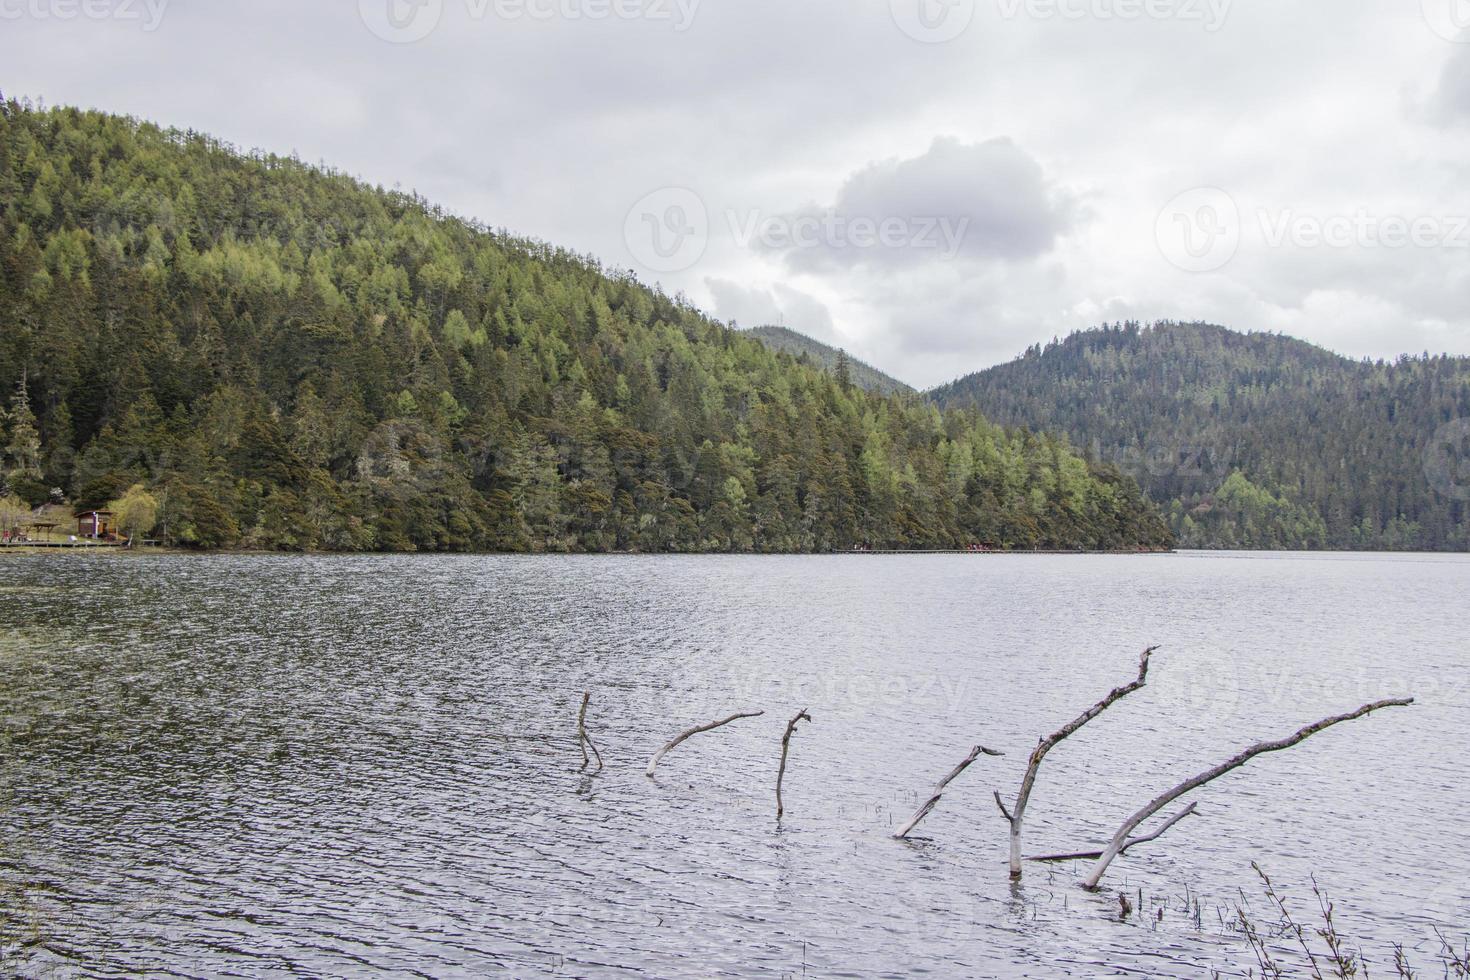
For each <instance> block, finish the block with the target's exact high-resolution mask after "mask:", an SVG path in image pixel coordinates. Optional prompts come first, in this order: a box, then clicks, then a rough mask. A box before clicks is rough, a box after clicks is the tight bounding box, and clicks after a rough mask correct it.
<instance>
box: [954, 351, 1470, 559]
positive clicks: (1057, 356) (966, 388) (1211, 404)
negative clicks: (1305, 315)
mask: <svg viewBox="0 0 1470 980" xmlns="http://www.w3.org/2000/svg"><path fill="white" fill-rule="evenodd" d="M928 397H929V398H931V399H932V400H933V401H934V402H936V403H937V404H938V405H940V406H942V407H946V408H948V407H958V406H970V407H975V408H978V409H979V410H980V411H982V412H984V413H985V414H986V415H987V417H989V418H991V419H993V420H994V421H996V422H998V423H1001V424H1003V425H1017V426H1027V427H1030V428H1034V429H1040V430H1047V431H1054V432H1059V433H1063V434H1065V435H1067V437H1068V438H1069V439H1070V440H1071V441H1072V443H1073V444H1074V445H1076V446H1078V447H1079V448H1081V449H1082V450H1083V451H1084V452H1087V453H1089V454H1090V455H1092V456H1094V457H1097V458H1099V459H1101V460H1103V461H1106V462H1112V463H1115V464H1117V465H1119V466H1120V468H1122V469H1123V470H1124V471H1125V472H1127V473H1129V474H1130V475H1132V476H1134V477H1135V478H1136V479H1138V481H1139V482H1140V484H1141V485H1142V486H1143V488H1144V490H1145V492H1147V493H1148V494H1149V495H1150V496H1151V497H1152V498H1153V499H1154V500H1155V501H1156V502H1157V503H1159V504H1160V505H1161V506H1162V507H1163V508H1164V510H1165V512H1166V515H1167V517H1168V519H1169V521H1170V524H1171V525H1172V527H1173V529H1174V531H1175V533H1176V535H1177V536H1178V537H1179V541H1180V545H1181V546H1183V547H1239V548H1267V549H1271V548H1338V549H1342V548H1354V549H1365V550H1380V549H1413V550H1467V549H1470V529H1467V528H1470V503H1467V500H1470V479H1462V477H1470V467H1467V466H1466V465H1465V461H1466V459H1467V454H1466V450H1467V449H1470V447H1467V446H1465V445H1464V440H1463V438H1460V439H1458V440H1456V439H1454V437H1455V436H1456V434H1457V433H1459V432H1461V429H1460V428H1457V427H1456V424H1457V420H1464V419H1470V358H1463V357H1447V356H1440V357H1431V356H1428V355H1423V356H1414V357H1411V356H1404V357H1401V358H1399V359H1398V360H1396V361H1394V362H1391V363H1386V362H1368V361H1354V360H1351V359H1348V358H1344V357H1341V356H1339V355H1337V354H1334V353H1332V352H1330V351H1327V350H1324V349H1323V348H1320V347H1316V346H1314V345H1312V344H1309V343H1306V342H1304V341H1301V340H1297V339H1294V338H1291V337H1285V336H1280V335H1275V334H1266V333H1249V334H1247V333H1240V332H1237V331H1233V330H1229V329H1226V328H1224V327H1220V326H1215V325H1212V324H1203V323H1189V324H1185V323H1157V324H1153V325H1150V326H1142V325H1140V324H1137V323H1126V324H1118V325H1113V326H1104V327H1100V328H1098V329H1094V330H1088V331H1084V332H1081V333H1077V334H1073V335H1072V336H1069V337H1068V338H1066V339H1065V340H1062V341H1060V342H1053V343H1051V344H1048V345H1046V346H1045V347H1042V346H1040V345H1037V346H1035V347H1033V348H1031V349H1030V350H1028V351H1027V352H1026V353H1025V354H1024V355H1023V356H1022V357H1020V358H1019V359H1017V360H1015V361H1013V362H1011V363H1009V364H1003V365H1000V366H997V367H994V368H990V369H989V370H986V371H981V372H978V373H976V374H972V375H969V376H967V377H964V378H961V379H959V380H957V381H954V382H952V383H950V384H947V385H943V386H941V387H939V388H936V389H934V390H933V391H931V392H929V393H928ZM1463 428H1464V429H1465V430H1466V431H1470V423H1465V425H1464V427H1463ZM1461 484H1464V485H1463V486H1462V485H1461Z"/></svg>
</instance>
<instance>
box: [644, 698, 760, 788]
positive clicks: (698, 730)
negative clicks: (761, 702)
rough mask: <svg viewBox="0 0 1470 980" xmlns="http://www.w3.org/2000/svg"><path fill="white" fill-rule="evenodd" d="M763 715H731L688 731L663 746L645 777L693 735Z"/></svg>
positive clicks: (649, 766) (757, 713)
mask: <svg viewBox="0 0 1470 980" xmlns="http://www.w3.org/2000/svg"><path fill="white" fill-rule="evenodd" d="M764 714H765V712H764V711H748V712H745V713H744V714H738V715H731V716H730V717H729V718H726V719H725V720H724V721H714V722H710V723H709V724H708V725H700V726H699V727H697V728H691V729H689V730H688V731H687V732H685V733H684V734H682V735H680V736H679V737H678V738H676V739H674V740H673V741H672V742H670V743H669V744H668V745H665V746H664V747H663V748H661V749H659V750H658V752H657V753H656V754H655V755H654V757H653V758H652V759H650V760H649V761H648V772H647V773H646V775H648V776H649V777H650V778H652V776H653V773H654V770H656V769H657V768H658V764H659V762H661V761H662V760H663V757H664V756H666V755H668V754H669V753H670V752H672V751H674V750H675V749H677V748H678V747H679V746H680V745H682V744H683V743H684V742H685V741H686V740H687V739H690V738H693V737H694V736H695V735H702V734H704V733H705V732H712V731H714V730H715V729H716V728H724V727H725V726H726V725H729V724H733V723H734V722H737V721H740V720H742V719H744V718H759V717H761V716H762V715H764Z"/></svg>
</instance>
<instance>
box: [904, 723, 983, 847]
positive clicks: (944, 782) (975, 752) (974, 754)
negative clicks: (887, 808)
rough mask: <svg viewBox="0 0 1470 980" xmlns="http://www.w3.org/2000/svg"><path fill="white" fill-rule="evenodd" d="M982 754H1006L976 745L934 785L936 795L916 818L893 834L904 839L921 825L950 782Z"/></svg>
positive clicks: (919, 811) (930, 798)
mask: <svg viewBox="0 0 1470 980" xmlns="http://www.w3.org/2000/svg"><path fill="white" fill-rule="evenodd" d="M982 755H988V756H1002V755H1005V753H1004V752H996V751H995V750H993V749H987V748H986V747H985V746H983V745H977V746H975V748H974V749H972V750H971V751H970V754H969V756H968V757H967V758H966V759H965V761H964V762H961V763H960V764H959V765H958V766H955V769H954V772H951V773H950V774H949V775H948V776H945V777H944V778H943V779H941V780H940V781H939V785H938V786H936V787H934V795H933V796H931V797H929V801H928V802H927V803H925V804H924V805H923V806H921V807H919V809H918V811H917V812H916V813H915V814H914V819H912V820H910V821H909V822H908V823H907V824H905V825H904V828H903V829H902V830H900V831H899V832H898V833H896V834H894V835H893V836H894V837H896V838H898V839H899V840H902V839H904V838H905V837H907V836H908V835H909V834H910V833H912V832H913V829H914V828H915V827H917V826H918V825H919V822H920V821H921V820H923V819H924V818H925V817H927V816H928V815H929V814H930V813H932V812H934V808H935V807H936V806H938V805H939V801H940V800H941V799H943V798H944V791H945V789H947V788H948V787H949V784H950V783H952V782H954V781H955V780H956V779H958V778H959V777H960V774H961V773H963V772H964V771H965V770H966V769H968V768H970V767H971V766H972V765H974V764H975V760H976V759H978V758H980V757H981V756H982Z"/></svg>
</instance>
